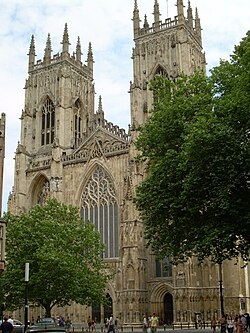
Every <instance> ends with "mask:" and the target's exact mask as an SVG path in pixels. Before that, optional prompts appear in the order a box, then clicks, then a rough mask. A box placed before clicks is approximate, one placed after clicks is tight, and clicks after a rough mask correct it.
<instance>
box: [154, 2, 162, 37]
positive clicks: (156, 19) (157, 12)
mask: <svg viewBox="0 0 250 333" xmlns="http://www.w3.org/2000/svg"><path fill="white" fill-rule="evenodd" d="M153 14H154V28H155V31H158V30H159V29H160V15H161V14H160V9H159V3H158V0H155V4H154V13H153Z"/></svg>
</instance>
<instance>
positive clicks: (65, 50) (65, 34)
mask: <svg viewBox="0 0 250 333" xmlns="http://www.w3.org/2000/svg"><path fill="white" fill-rule="evenodd" d="M61 44H62V46H63V47H62V55H63V56H67V55H68V53H69V45H70V42H69V34H68V25H67V23H65V27H64V32H63V41H62V43H61Z"/></svg>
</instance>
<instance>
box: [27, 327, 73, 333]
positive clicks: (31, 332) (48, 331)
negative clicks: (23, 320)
mask: <svg viewBox="0 0 250 333" xmlns="http://www.w3.org/2000/svg"><path fill="white" fill-rule="evenodd" d="M66 332H67V331H66V329H65V328H64V327H58V326H55V327H52V326H51V327H49V326H47V327H38V326H30V327H29V328H28V329H27V330H26V332H25V333H66Z"/></svg>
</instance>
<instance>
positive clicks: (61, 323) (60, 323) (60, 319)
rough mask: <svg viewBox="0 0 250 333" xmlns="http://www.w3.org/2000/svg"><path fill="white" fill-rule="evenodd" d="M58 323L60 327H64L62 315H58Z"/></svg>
mask: <svg viewBox="0 0 250 333" xmlns="http://www.w3.org/2000/svg"><path fill="white" fill-rule="evenodd" d="M58 325H59V326H61V327H64V325H65V322H64V319H63V317H60V318H59V321H58Z"/></svg>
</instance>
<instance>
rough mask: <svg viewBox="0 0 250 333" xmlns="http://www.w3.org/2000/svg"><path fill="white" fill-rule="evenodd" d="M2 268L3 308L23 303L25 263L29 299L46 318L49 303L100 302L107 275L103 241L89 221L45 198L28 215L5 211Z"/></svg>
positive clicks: (102, 298) (18, 305) (88, 303)
mask: <svg viewBox="0 0 250 333" xmlns="http://www.w3.org/2000/svg"><path fill="white" fill-rule="evenodd" d="M4 218H5V221H6V222H7V223H8V225H7V237H6V238H7V240H6V270H5V271H4V273H3V274H2V276H1V277H0V287H1V290H2V293H3V295H4V301H5V303H6V305H7V307H8V308H12V309H16V308H18V307H20V306H22V305H23V304H24V288H25V286H24V267H25V262H29V263H30V280H29V302H30V304H33V305H37V306H42V307H43V308H44V309H45V313H46V316H51V309H52V308H53V307H54V306H65V305H67V304H70V303H71V302H73V301H75V302H77V303H80V304H85V305H90V304H93V303H98V302H102V301H104V300H105V294H104V289H105V286H106V283H107V281H108V279H109V275H108V274H107V271H106V266H105V264H104V262H103V260H102V258H101V254H102V251H103V245H102V244H101V242H100V237H99V233H98V232H97V231H95V230H94V226H93V224H92V223H89V222H84V221H82V220H81V218H80V217H79V212H78V210H77V208H75V207H72V206H66V205H64V204H62V203H59V202H58V201H56V200H55V199H50V200H48V201H47V203H46V204H45V205H44V206H39V205H37V206H35V207H33V208H32V209H31V210H30V211H29V212H28V213H27V214H26V213H22V214H21V215H20V216H14V215H11V214H9V213H8V214H6V215H5V217H4Z"/></svg>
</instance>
